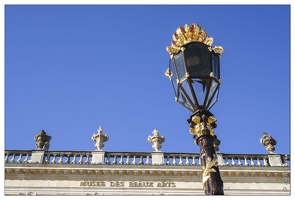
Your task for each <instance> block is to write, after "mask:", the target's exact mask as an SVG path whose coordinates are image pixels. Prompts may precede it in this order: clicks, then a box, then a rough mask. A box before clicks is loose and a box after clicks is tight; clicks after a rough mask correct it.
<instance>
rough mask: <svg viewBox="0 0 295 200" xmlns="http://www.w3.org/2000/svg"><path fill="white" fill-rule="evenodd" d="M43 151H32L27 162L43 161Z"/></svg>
mask: <svg viewBox="0 0 295 200" xmlns="http://www.w3.org/2000/svg"><path fill="white" fill-rule="evenodd" d="M44 155H45V151H38V150H36V151H32V155H31V160H29V163H43V162H44V157H45V156H44Z"/></svg>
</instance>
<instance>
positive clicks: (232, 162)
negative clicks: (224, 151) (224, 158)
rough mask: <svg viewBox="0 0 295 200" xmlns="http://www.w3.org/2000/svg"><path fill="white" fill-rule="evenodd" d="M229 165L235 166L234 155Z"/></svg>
mask: <svg viewBox="0 0 295 200" xmlns="http://www.w3.org/2000/svg"><path fill="white" fill-rule="evenodd" d="M231 166H236V162H235V160H234V157H232V158H231Z"/></svg>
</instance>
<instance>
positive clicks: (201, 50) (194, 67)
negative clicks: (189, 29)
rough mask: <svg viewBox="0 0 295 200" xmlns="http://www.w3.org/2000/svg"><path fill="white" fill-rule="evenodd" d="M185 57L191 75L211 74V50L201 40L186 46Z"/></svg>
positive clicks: (202, 75)
mask: <svg viewBox="0 0 295 200" xmlns="http://www.w3.org/2000/svg"><path fill="white" fill-rule="evenodd" d="M184 57H185V62H186V67H187V71H188V73H189V75H190V76H191V77H204V76H209V75H210V72H211V61H210V51H209V49H208V46H207V45H205V44H203V43H201V42H191V43H189V44H188V45H186V46H185V51H184Z"/></svg>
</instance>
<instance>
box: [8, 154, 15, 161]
mask: <svg viewBox="0 0 295 200" xmlns="http://www.w3.org/2000/svg"><path fill="white" fill-rule="evenodd" d="M14 157H15V154H12V158H11V159H10V161H9V163H15V161H14Z"/></svg>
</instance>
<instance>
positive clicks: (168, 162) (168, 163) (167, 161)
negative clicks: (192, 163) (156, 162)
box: [166, 156, 170, 165]
mask: <svg viewBox="0 0 295 200" xmlns="http://www.w3.org/2000/svg"><path fill="white" fill-rule="evenodd" d="M166 165H170V160H169V156H167V158H166Z"/></svg>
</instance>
